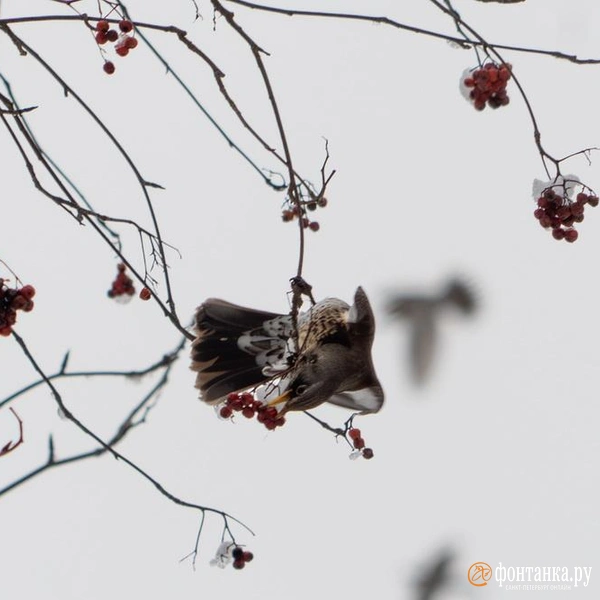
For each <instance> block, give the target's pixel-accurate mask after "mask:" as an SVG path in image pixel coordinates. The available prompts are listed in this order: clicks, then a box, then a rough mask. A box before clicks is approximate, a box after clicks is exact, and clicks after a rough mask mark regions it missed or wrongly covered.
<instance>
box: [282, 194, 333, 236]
mask: <svg viewBox="0 0 600 600" xmlns="http://www.w3.org/2000/svg"><path fill="white" fill-rule="evenodd" d="M325 206H327V198H323V197H321V198H318V199H316V200H308V201H304V202H302V209H299V208H298V206H296V205H294V206H292V208H286V209H284V210H283V212H282V213H281V219H282V220H283V222H284V223H288V222H289V221H293V220H294V219H295V218H296V217H298V218H302V226H303V227H304V229H310V230H311V231H319V229H320V228H321V226H320V225H319V223H318V222H317V221H311V220H310V219H309V218H308V217H307V216H306V211H307V210H309V211H314V210H317V208H319V207H320V208H324V207H325Z"/></svg>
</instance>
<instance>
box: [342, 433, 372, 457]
mask: <svg viewBox="0 0 600 600" xmlns="http://www.w3.org/2000/svg"><path fill="white" fill-rule="evenodd" d="M348 437H349V438H350V439H351V440H352V445H353V446H354V447H355V448H356V450H358V451H359V452H360V454H362V457H363V458H366V459H367V460H369V459H371V458H373V456H374V453H373V449H372V448H365V440H364V438H363V437H362V433H361V431H360V429H357V428H356V427H351V428H350V429H349V430H348Z"/></svg>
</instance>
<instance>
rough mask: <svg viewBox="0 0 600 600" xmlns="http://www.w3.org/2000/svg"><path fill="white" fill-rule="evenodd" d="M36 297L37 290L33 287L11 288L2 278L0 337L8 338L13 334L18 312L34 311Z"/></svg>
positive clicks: (0, 289) (0, 291)
mask: <svg viewBox="0 0 600 600" xmlns="http://www.w3.org/2000/svg"><path fill="white" fill-rule="evenodd" d="M34 296H35V288H34V287H33V286H32V285H24V286H23V287H21V288H10V287H8V286H7V285H6V283H5V280H4V279H1V278H0V335H2V336H5V337H6V336H9V335H10V334H11V333H12V326H13V325H14V324H15V323H16V322H17V311H18V310H22V311H23V312H30V311H31V310H33V300H32V298H33V297H34Z"/></svg>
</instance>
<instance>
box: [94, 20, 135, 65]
mask: <svg viewBox="0 0 600 600" xmlns="http://www.w3.org/2000/svg"><path fill="white" fill-rule="evenodd" d="M119 31H120V33H119ZM119 31H117V30H116V29H112V28H111V26H110V23H109V22H108V21H107V20H106V19H100V20H99V21H98V22H97V23H96V35H95V37H96V43H97V44H98V45H99V46H103V45H104V44H106V43H107V42H110V43H113V44H114V48H115V52H116V53H117V54H118V55H119V56H127V55H128V54H129V51H130V50H133V49H134V48H136V47H137V45H138V41H137V39H136V38H134V37H133V35H130V34H131V32H132V31H133V23H132V22H131V21H130V20H129V19H121V20H120V21H119ZM103 69H104V72H105V73H107V74H108V75H112V74H113V73H114V72H115V64H114V63H113V62H112V61H110V60H107V61H105V62H104V66H103Z"/></svg>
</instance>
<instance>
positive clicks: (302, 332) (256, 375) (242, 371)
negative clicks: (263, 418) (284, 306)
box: [191, 287, 383, 413]
mask: <svg viewBox="0 0 600 600" xmlns="http://www.w3.org/2000/svg"><path fill="white" fill-rule="evenodd" d="M195 331H196V334H197V337H196V339H195V340H194V342H192V351H191V356H192V365H191V368H192V370H194V371H196V372H197V373H198V375H197V377H196V387H197V388H198V389H199V390H200V398H201V399H202V400H203V401H204V402H207V403H208V404H218V403H220V402H223V401H224V400H225V398H226V397H227V395H228V394H229V393H231V392H240V391H243V390H252V389H257V388H258V387H259V386H263V388H264V386H265V384H268V383H269V382H270V381H276V382H277V384H276V386H275V385H274V386H271V387H272V390H271V389H269V386H268V385H267V386H266V387H267V390H268V391H267V392H266V395H265V394H264V393H263V397H262V398H261V399H263V400H264V401H265V402H267V403H268V404H270V405H282V406H281V407H280V408H281V411H282V412H285V411H294V410H307V409H310V408H314V407H315V406H318V405H320V404H322V403H324V402H330V403H332V404H337V405H339V406H344V407H346V408H350V409H352V410H356V411H360V412H362V413H372V412H377V411H378V410H379V409H380V408H381V406H382V404H383V389H382V387H381V385H380V383H379V380H378V379H377V375H376V374H375V369H374V366H373V360H372V357H371V347H372V345H373V337H374V334H375V319H374V316H373V311H372V310H371V305H370V304H369V300H368V298H367V295H366V294H365V292H364V290H363V289H362V288H361V287H359V288H358V289H357V290H356V292H355V294H354V303H353V304H352V306H350V305H348V304H347V303H346V302H344V301H343V300H340V299H338V298H326V299H325V300H321V301H320V302H317V303H316V304H314V305H313V306H312V307H311V308H310V309H309V310H308V311H306V312H304V313H301V314H300V315H299V316H298V336H297V339H298V347H296V341H295V336H294V331H293V323H292V318H291V315H289V314H288V315H281V314H277V313H271V312H265V311H260V310H255V309H251V308H245V307H243V306H238V305H236V304H231V303H230V302H226V301H224V300H219V299H215V298H210V299H208V300H206V301H205V302H204V303H202V304H201V305H200V306H199V307H198V309H197V311H196V317H195Z"/></svg>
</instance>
